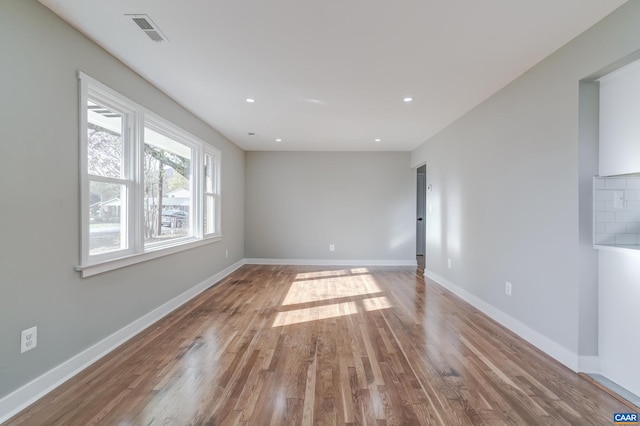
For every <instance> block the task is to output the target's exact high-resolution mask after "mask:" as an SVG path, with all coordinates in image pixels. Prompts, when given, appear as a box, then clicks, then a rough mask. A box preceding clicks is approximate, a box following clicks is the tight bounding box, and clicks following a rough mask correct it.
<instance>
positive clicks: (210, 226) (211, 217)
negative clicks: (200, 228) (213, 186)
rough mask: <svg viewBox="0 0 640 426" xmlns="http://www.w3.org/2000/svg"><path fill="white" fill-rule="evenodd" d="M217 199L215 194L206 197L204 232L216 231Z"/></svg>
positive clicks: (211, 232)
mask: <svg viewBox="0 0 640 426" xmlns="http://www.w3.org/2000/svg"><path fill="white" fill-rule="evenodd" d="M215 203H216V200H215V198H214V197H213V195H206V196H205V197H204V233H205V234H213V233H215V232H216V226H215V225H216V222H215V211H216V209H215V207H216V204H215Z"/></svg>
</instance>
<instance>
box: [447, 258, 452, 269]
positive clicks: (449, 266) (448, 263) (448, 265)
mask: <svg viewBox="0 0 640 426" xmlns="http://www.w3.org/2000/svg"><path fill="white" fill-rule="evenodd" d="M447 267H448V268H449V269H451V259H447Z"/></svg>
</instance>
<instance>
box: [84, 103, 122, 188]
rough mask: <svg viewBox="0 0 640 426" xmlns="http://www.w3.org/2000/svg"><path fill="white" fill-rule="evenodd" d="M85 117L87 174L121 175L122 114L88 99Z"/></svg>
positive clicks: (114, 176)
mask: <svg viewBox="0 0 640 426" xmlns="http://www.w3.org/2000/svg"><path fill="white" fill-rule="evenodd" d="M87 119H88V120H87V121H88V123H87V133H88V134H87V148H88V153H87V154H88V172H89V174H92V175H96V176H106V177H112V178H120V177H122V151H123V143H122V123H123V120H122V115H121V114H119V113H117V112H114V111H112V110H110V109H109V108H106V107H104V106H102V105H99V104H97V103H95V102H92V101H88V102H87Z"/></svg>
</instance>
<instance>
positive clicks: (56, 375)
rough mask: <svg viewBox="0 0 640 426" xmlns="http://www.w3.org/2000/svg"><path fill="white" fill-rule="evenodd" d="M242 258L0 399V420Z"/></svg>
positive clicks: (193, 294) (211, 282) (200, 289)
mask: <svg viewBox="0 0 640 426" xmlns="http://www.w3.org/2000/svg"><path fill="white" fill-rule="evenodd" d="M244 264H245V262H244V259H243V260H240V261H238V262H236V263H234V264H233V265H231V266H229V267H227V268H225V269H223V270H222V271H220V272H218V273H217V274H215V275H213V276H212V277H209V278H207V279H206V280H204V281H202V282H201V283H199V284H197V285H196V286H194V287H192V288H191V289H189V290H187V291H185V292H184V293H182V294H180V295H178V296H176V297H174V298H173V299H171V300H169V301H168V302H166V303H165V304H163V305H161V306H159V307H157V308H156V309H154V310H153V311H151V312H149V313H147V314H146V315H143V316H142V317H140V318H138V319H137V320H135V321H133V322H132V323H130V324H129V325H127V326H125V327H123V328H121V329H120V330H118V331H116V332H115V333H113V334H112V335H110V336H108V337H106V338H104V339H103V340H101V341H99V342H98V343H96V344H95V345H93V346H91V347H90V348H87V349H85V350H84V351H82V352H80V353H79V354H77V355H75V356H74V357H72V358H70V359H68V360H67V361H65V362H63V363H62V364H60V365H58V366H57V367H54V368H53V369H51V370H49V371H47V372H46V373H44V374H43V375H41V376H40V377H38V378H36V379H34V380H32V381H31V382H29V383H27V384H26V385H24V386H22V387H21V388H19V389H17V390H15V391H13V392H12V393H10V394H9V395H7V396H5V397H3V398H1V399H0V423H2V422H4V421H6V420H8V419H9V418H11V417H13V416H14V415H16V414H17V413H18V412H20V411H22V410H23V409H25V408H26V407H27V406H29V405H31V404H33V403H34V402H35V401H37V400H38V399H40V398H42V397H43V396H44V395H46V394H47V393H49V392H51V391H52V390H54V389H55V388H57V387H58V386H60V385H61V384H62V383H64V382H66V381H67V380H69V379H70V378H71V377H73V376H75V375H76V374H78V373H80V372H81V371H82V370H84V369H85V368H87V367H89V366H90V365H91V364H93V363H94V362H96V361H97V360H99V359H100V358H102V357H103V356H105V355H107V354H108V353H109V352H111V351H113V350H114V349H116V348H117V347H118V346H120V345H122V344H123V343H125V342H126V341H127V340H129V339H131V338H132V337H134V336H135V335H136V334H138V333H140V332H141V331H143V330H145V329H146V328H147V327H149V326H151V325H152V324H154V323H155V322H157V321H159V320H160V319H162V318H164V317H165V316H166V315H167V314H169V313H171V312H172V311H174V310H175V309H177V308H179V307H180V306H182V305H184V304H185V303H186V302H188V301H189V300H191V299H193V298H194V297H196V296H197V295H198V294H200V293H202V292H203V291H204V290H206V289H208V288H209V287H211V286H212V285H214V284H216V283H218V282H220V281H221V280H222V279H223V278H225V277H226V276H227V275H229V274H231V273H232V272H233V271H235V270H236V269H238V268H239V267H241V266H242V265H244Z"/></svg>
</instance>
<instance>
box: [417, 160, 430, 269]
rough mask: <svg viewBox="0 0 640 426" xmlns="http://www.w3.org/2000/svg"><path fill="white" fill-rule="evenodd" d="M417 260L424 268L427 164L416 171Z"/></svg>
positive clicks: (419, 266)
mask: <svg viewBox="0 0 640 426" xmlns="http://www.w3.org/2000/svg"><path fill="white" fill-rule="evenodd" d="M416 188H417V191H416V261H417V262H418V268H421V269H424V265H425V254H426V251H427V250H426V245H427V226H426V225H427V217H426V210H427V209H426V207H427V166H426V165H424V164H423V165H422V166H420V167H418V169H417V172H416Z"/></svg>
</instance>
